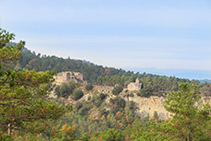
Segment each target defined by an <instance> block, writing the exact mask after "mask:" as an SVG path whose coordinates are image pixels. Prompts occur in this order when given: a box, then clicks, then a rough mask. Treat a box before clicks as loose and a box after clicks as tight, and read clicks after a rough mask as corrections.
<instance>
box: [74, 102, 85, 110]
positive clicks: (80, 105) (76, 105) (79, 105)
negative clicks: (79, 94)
mask: <svg viewBox="0 0 211 141" xmlns="http://www.w3.org/2000/svg"><path fill="white" fill-rule="evenodd" d="M82 107H83V104H82V103H81V102H77V103H76V104H75V108H76V109H77V110H79V109H81V108H82Z"/></svg>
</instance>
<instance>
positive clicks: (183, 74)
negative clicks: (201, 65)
mask: <svg viewBox="0 0 211 141" xmlns="http://www.w3.org/2000/svg"><path fill="white" fill-rule="evenodd" d="M124 69H125V70H127V71H129V70H130V71H134V72H139V73H143V72H146V73H151V74H156V75H165V76H175V77H178V78H187V79H190V80H192V79H195V80H200V81H201V82H211V71H210V70H183V69H155V68H124Z"/></svg>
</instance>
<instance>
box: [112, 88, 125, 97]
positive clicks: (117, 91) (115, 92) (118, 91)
mask: <svg viewBox="0 0 211 141" xmlns="http://www.w3.org/2000/svg"><path fill="white" fill-rule="evenodd" d="M122 90H123V87H122V86H116V87H114V89H113V90H112V94H114V95H119V93H121V92H122Z"/></svg>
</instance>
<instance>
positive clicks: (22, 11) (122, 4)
mask: <svg viewBox="0 0 211 141" xmlns="http://www.w3.org/2000/svg"><path fill="white" fill-rule="evenodd" d="M0 26H1V27H2V28H4V29H6V30H8V31H10V32H13V33H15V34H16V39H17V40H20V39H21V40H25V41H26V45H27V48H29V49H31V50H33V51H36V52H40V53H42V54H48V55H56V56H62V57H68V56H69V57H70V58H73V59H85V60H88V61H91V62H93V63H96V64H100V65H104V66H112V67H118V68H119V67H122V68H155V69H180V70H201V71H203V70H206V71H211V0H0ZM209 77H211V74H210V76H209Z"/></svg>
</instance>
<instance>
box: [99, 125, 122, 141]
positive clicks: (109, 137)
mask: <svg viewBox="0 0 211 141" xmlns="http://www.w3.org/2000/svg"><path fill="white" fill-rule="evenodd" d="M101 138H102V139H103V140H104V141H123V140H124V138H125V137H124V135H123V134H122V132H121V131H119V130H117V129H114V128H113V129H109V130H108V131H105V132H103V133H101Z"/></svg>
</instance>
